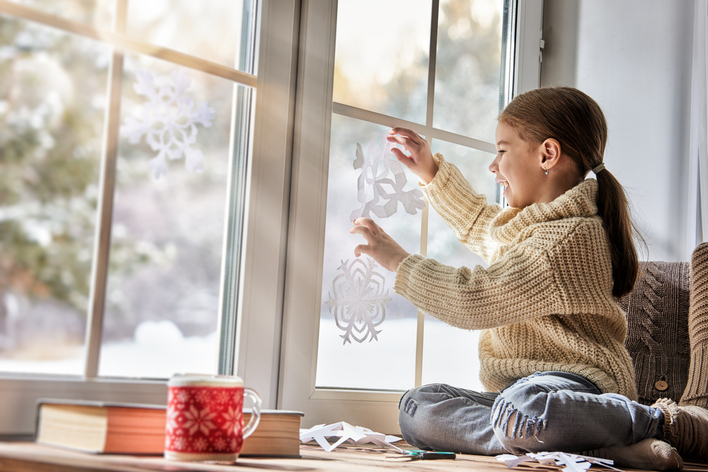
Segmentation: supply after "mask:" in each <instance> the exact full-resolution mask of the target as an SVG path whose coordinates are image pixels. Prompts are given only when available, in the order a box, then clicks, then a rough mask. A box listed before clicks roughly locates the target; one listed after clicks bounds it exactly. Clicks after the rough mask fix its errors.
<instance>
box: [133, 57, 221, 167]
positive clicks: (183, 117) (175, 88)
mask: <svg viewBox="0 0 708 472" xmlns="http://www.w3.org/2000/svg"><path fill="white" fill-rule="evenodd" d="M135 76H136V81H135V84H133V88H134V89H135V91H136V92H137V93H138V94H140V95H142V96H144V97H145V98H147V101H146V102H144V103H143V105H142V107H141V108H140V112H139V114H138V116H136V117H133V116H128V117H127V118H126V119H125V124H124V125H123V127H122V129H121V134H122V135H123V136H125V137H127V138H129V140H130V143H131V144H137V143H138V142H139V141H140V140H141V139H142V137H143V135H145V136H146V141H147V143H148V144H149V145H150V148H151V149H152V150H153V151H157V156H155V157H154V158H153V159H150V164H149V167H150V170H151V171H152V172H153V174H154V176H155V178H160V177H161V176H163V175H164V176H166V175H167V162H166V159H167V158H169V159H179V158H181V157H182V156H184V165H185V167H186V168H187V170H189V171H190V172H202V171H203V170H204V166H203V160H204V155H203V154H202V152H201V151H200V150H199V149H195V148H194V147H192V146H193V145H194V144H195V143H196V142H197V133H198V132H199V131H198V129H197V125H198V124H200V125H202V126H204V127H206V128H209V127H210V126H211V120H213V119H214V116H215V115H216V113H215V112H214V109H213V108H210V107H209V106H208V105H207V103H206V102H202V103H201V104H200V105H199V107H195V104H194V100H192V99H191V98H190V97H189V96H187V95H186V94H185V92H186V91H187V90H188V89H189V87H191V85H192V80H191V79H190V78H189V77H188V76H187V75H186V74H185V73H184V72H182V71H180V70H177V69H175V70H174V71H173V72H172V75H171V76H170V79H171V84H170V85H162V86H160V87H158V85H157V84H156V83H155V78H154V77H153V75H152V74H151V73H150V72H149V71H146V70H138V71H137V72H136V74H135Z"/></svg>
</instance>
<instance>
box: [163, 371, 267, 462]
mask: <svg viewBox="0 0 708 472" xmlns="http://www.w3.org/2000/svg"><path fill="white" fill-rule="evenodd" d="M167 388H168V396H167V425H166V431H165V432H166V434H165V458H166V459H172V460H180V461H218V462H235V461H236V459H237V458H238V454H239V452H241V446H242V445H243V440H244V439H245V438H247V437H248V436H250V435H251V433H253V431H254V430H255V429H256V427H257V426H258V422H259V421H260V418H261V399H260V397H259V396H258V394H257V393H256V392H255V391H253V390H251V389H250V388H244V386H243V381H242V380H241V379H240V378H239V377H231V376H225V375H200V374H180V375H175V376H173V377H172V378H171V379H170V380H169V382H168V383H167ZM244 397H250V398H251V399H252V401H253V410H252V414H251V420H250V421H249V422H248V424H247V425H246V426H245V427H244V425H243V400H244Z"/></svg>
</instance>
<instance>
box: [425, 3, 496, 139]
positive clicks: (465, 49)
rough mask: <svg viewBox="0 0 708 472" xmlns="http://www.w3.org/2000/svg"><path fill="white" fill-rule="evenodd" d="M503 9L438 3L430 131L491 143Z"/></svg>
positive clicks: (479, 4) (489, 6)
mask: <svg viewBox="0 0 708 472" xmlns="http://www.w3.org/2000/svg"><path fill="white" fill-rule="evenodd" d="M503 3H504V2H502V1H499V0H441V1H440V14H439V17H438V24H439V32H438V48H437V61H436V71H435V114H434V118H433V126H435V127H436V128H439V129H444V130H446V131H452V132H453V133H458V134H462V135H465V136H472V137H474V138H478V139H482V140H485V141H487V142H494V132H495V129H496V128H495V126H496V122H495V121H494V120H493V117H495V116H496V115H497V114H498V113H499V94H500V87H499V86H500V78H499V76H500V58H501V32H502V21H501V20H502V15H503Z"/></svg>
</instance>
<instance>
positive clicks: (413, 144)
mask: <svg viewBox="0 0 708 472" xmlns="http://www.w3.org/2000/svg"><path fill="white" fill-rule="evenodd" d="M388 134H389V136H387V137H386V139H387V140H388V141H390V142H392V143H398V144H401V145H402V146H403V148H404V149H405V150H406V151H408V152H410V153H411V155H410V156H408V155H406V154H405V153H404V152H403V151H401V150H400V149H398V148H394V149H393V151H392V152H393V155H394V156H396V159H398V160H399V161H400V162H401V163H402V164H403V165H404V166H406V167H408V168H409V169H410V170H411V172H413V173H414V174H415V175H417V176H418V178H419V179H420V180H421V181H423V182H424V183H426V184H429V183H430V182H431V181H432V180H433V178H434V177H435V174H437V172H438V164H437V163H436V162H435V159H433V153H432V151H431V150H430V145H429V144H428V141H426V140H425V139H423V138H421V137H420V135H419V134H418V133H416V132H415V131H412V130H409V129H407V128H393V129H392V130H391V131H389V132H388Z"/></svg>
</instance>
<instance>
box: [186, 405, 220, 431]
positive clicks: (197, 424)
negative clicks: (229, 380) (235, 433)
mask: <svg viewBox="0 0 708 472" xmlns="http://www.w3.org/2000/svg"><path fill="white" fill-rule="evenodd" d="M184 416H185V418H186V419H187V421H185V423H184V427H185V428H186V429H188V430H189V434H190V435H192V436H193V435H194V434H196V432H197V431H201V432H202V434H205V435H207V436H208V435H209V431H210V430H212V429H216V426H215V425H214V423H213V422H212V420H213V419H214V416H216V414H215V413H212V412H210V411H209V408H202V409H201V410H197V409H196V408H195V407H194V405H192V406H190V407H189V411H185V412H184Z"/></svg>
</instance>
